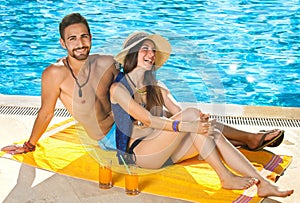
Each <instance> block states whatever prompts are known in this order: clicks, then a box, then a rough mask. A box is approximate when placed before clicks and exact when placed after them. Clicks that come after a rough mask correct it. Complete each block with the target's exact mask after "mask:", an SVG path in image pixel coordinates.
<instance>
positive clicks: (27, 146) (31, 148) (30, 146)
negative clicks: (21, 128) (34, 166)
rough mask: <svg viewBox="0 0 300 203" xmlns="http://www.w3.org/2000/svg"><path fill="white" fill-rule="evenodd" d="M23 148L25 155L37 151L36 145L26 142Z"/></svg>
mask: <svg viewBox="0 0 300 203" xmlns="http://www.w3.org/2000/svg"><path fill="white" fill-rule="evenodd" d="M23 148H24V149H25V151H24V152H25V153H27V152H33V151H34V150H35V145H33V144H31V143H30V142H28V141H27V142H24V144H23Z"/></svg>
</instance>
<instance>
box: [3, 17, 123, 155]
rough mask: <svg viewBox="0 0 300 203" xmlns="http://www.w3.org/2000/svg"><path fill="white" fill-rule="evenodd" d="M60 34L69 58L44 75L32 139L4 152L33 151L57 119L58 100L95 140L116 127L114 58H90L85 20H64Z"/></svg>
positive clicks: (98, 56) (87, 28) (87, 27)
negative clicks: (110, 94)
mask: <svg viewBox="0 0 300 203" xmlns="http://www.w3.org/2000/svg"><path fill="white" fill-rule="evenodd" d="M59 31H60V37H61V38H60V43H61V45H62V47H63V48H65V49H66V50H67V53H68V54H67V56H66V57H65V58H63V59H60V60H58V61H57V62H56V63H54V64H51V65H50V66H49V67H47V68H46V69H45V70H44V72H43V74H42V85H41V86H42V91H41V107H40V110H39V112H38V115H37V118H36V120H35V123H34V126H33V129H32V132H31V136H30V138H29V140H28V142H25V143H24V145H23V146H14V145H12V146H7V147H4V148H3V149H2V150H3V151H7V152H9V153H12V154H16V153H23V152H28V151H33V150H34V148H35V145H36V143H37V142H38V140H39V139H40V137H41V136H42V134H43V133H44V132H45V130H46V129H47V127H48V125H49V123H50V121H51V119H52V117H53V115H54V110H55V105H56V102H57V99H58V98H59V99H60V100H61V102H62V103H63V105H64V106H65V107H66V109H67V110H68V111H69V112H70V114H71V115H72V116H73V117H74V118H75V119H76V120H77V121H78V122H79V123H81V124H82V126H83V127H84V128H85V130H86V131H87V133H88V135H89V136H90V137H91V138H93V139H95V140H99V139H101V138H103V137H104V136H105V134H106V133H107V132H108V131H109V130H110V128H111V126H112V125H113V123H114V120H113V117H112V114H111V107H110V102H109V98H108V90H109V86H110V84H111V83H112V82H113V80H114V78H115V76H116V75H117V74H118V70H117V69H116V67H115V61H114V59H113V57H112V56H108V55H89V53H90V49H91V39H92V35H91V33H90V28H89V25H88V23H87V21H86V19H85V18H84V17H82V16H81V15H80V14H78V13H72V14H69V15H67V16H65V17H64V18H63V20H62V21H61V23H60V25H59Z"/></svg>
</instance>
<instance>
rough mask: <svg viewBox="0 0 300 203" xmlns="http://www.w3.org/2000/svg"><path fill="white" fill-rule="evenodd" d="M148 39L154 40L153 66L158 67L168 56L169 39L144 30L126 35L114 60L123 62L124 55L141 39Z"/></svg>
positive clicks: (169, 48) (169, 52)
mask: <svg viewBox="0 0 300 203" xmlns="http://www.w3.org/2000/svg"><path fill="white" fill-rule="evenodd" d="M146 39H149V40H151V41H153V42H154V44H155V47H156V53H155V57H156V59H155V67H156V69H155V70H157V69H158V68H160V67H161V66H162V65H163V64H164V63H165V62H166V61H167V60H168V59H169V57H170V54H171V45H170V43H169V41H168V40H167V39H165V38H163V37H162V36H160V35H158V34H148V33H146V32H134V33H132V34H131V35H129V36H128V37H127V39H126V40H125V42H124V44H123V50H122V51H121V52H120V53H118V54H117V56H116V60H117V61H118V62H119V63H121V64H124V59H125V56H126V55H127V53H128V51H129V50H130V49H131V48H132V47H134V46H136V45H137V44H138V43H140V42H141V41H143V40H146Z"/></svg>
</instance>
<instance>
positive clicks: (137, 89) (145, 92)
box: [126, 74, 147, 95]
mask: <svg viewBox="0 0 300 203" xmlns="http://www.w3.org/2000/svg"><path fill="white" fill-rule="evenodd" d="M126 75H127V77H128V79H129V80H130V82H131V84H132V85H133V86H134V89H135V91H136V92H137V93H138V94H140V95H145V94H147V90H140V89H139V88H137V87H136V85H135V84H134V82H133V81H132V80H131V78H130V77H129V75H128V74H126Z"/></svg>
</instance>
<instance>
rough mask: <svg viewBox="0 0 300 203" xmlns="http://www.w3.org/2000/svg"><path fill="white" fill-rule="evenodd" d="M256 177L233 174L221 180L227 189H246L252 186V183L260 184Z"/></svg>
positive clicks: (223, 186)
mask: <svg viewBox="0 0 300 203" xmlns="http://www.w3.org/2000/svg"><path fill="white" fill-rule="evenodd" d="M258 182H259V181H258V180H257V179H256V178H250V177H240V176H236V175H232V176H231V177H230V178H228V179H226V180H221V184H222V188H223V189H226V190H245V189H248V188H249V187H251V186H252V185H255V184H258Z"/></svg>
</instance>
